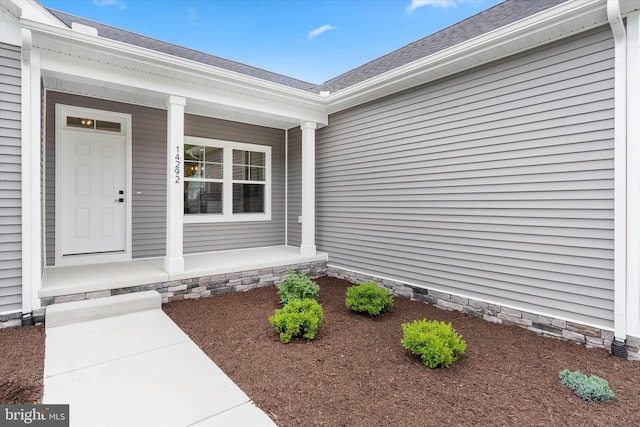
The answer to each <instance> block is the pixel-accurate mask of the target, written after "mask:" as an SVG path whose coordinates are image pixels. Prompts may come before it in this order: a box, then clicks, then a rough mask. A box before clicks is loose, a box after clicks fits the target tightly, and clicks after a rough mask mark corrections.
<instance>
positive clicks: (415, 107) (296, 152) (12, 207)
mask: <svg viewBox="0 0 640 427" xmlns="http://www.w3.org/2000/svg"><path fill="white" fill-rule="evenodd" d="M0 4H1V8H0V12H1V15H0V19H1V24H2V25H1V29H0V36H1V38H0V63H1V64H2V71H0V95H1V96H2V98H1V99H0V113H1V116H0V132H1V133H0V136H1V137H2V140H1V142H0V154H1V155H2V160H1V161H0V186H1V187H0V189H1V191H2V193H1V194H0V200H1V201H2V205H1V206H0V218H1V220H2V224H1V225H0V239H1V240H0V257H2V258H0V261H1V262H2V265H1V266H0V279H1V280H2V281H1V282H0V320H1V321H3V322H4V325H5V326H10V325H14V324H16V323H19V322H21V321H22V319H23V318H24V317H25V316H29V315H36V314H37V315H40V316H41V315H42V314H43V312H44V311H45V307H46V305H47V304H51V303H56V302H59V301H64V300H65V294H64V292H62V291H60V289H58V290H57V291H56V292H58V293H57V294H55V295H54V294H53V293H51V291H50V290H48V288H47V286H48V285H47V280H48V277H49V276H50V275H52V274H55V273H56V272H60V271H72V269H78V268H87V267H89V268H96V269H98V268H100V266H105V265H118V266H126V265H130V264H131V263H133V262H135V260H145V259H152V260H155V261H154V262H156V264H157V265H158V266H159V267H158V268H159V269H160V270H162V272H163V273H164V274H166V275H167V276H166V277H168V278H169V279H168V281H165V282H163V281H162V280H161V279H157V278H154V279H151V278H149V279H148V280H147V281H146V282H137V283H135V284H134V283H129V285H122V286H121V287H120V288H119V290H118V291H121V290H122V289H124V288H127V286H128V288H127V289H132V290H136V289H142V288H144V286H150V284H154V286H155V287H154V289H159V290H160V289H161V290H162V291H164V292H165V294H166V295H168V296H167V297H166V298H167V299H166V300H169V298H173V297H175V296H174V291H175V292H182V293H181V294H180V295H181V296H184V297H186V296H185V295H191V296H193V295H194V294H193V292H196V291H193V292H191V293H190V291H192V290H193V289H195V290H197V292H200V294H198V295H196V296H199V295H208V294H210V293H212V292H211V291H212V289H213V288H211V286H212V284H213V283H214V282H216V280H224V281H225V283H227V284H228V283H229V281H230V280H232V281H233V280H237V281H238V282H237V283H241V285H240V286H248V284H247V283H244V282H242V280H243V274H244V273H243V272H242V271H234V272H229V274H235V276H233V277H231V278H230V277H228V276H224V274H223V275H222V276H220V275H217V276H215V277H217V278H214V275H213V274H212V273H208V275H206V278H204V279H203V277H205V275H204V274H200V275H198V274H195V273H194V274H192V275H190V276H186V275H185V274H186V273H185V271H186V270H188V266H187V265H186V264H185V259H190V258H189V257H190V256H195V254H197V255H198V256H206V255H207V254H227V255H229V254H230V256H231V257H232V258H233V257H234V254H236V255H235V258H242V257H246V256H247V255H246V254H247V253H248V252H246V251H247V250H251V249H255V248H267V250H270V249H269V248H280V247H282V248H286V249H287V250H291V249H292V248H294V249H295V253H296V254H298V255H299V256H300V257H302V258H300V260H301V261H300V262H301V263H307V262H308V263H311V264H309V265H311V267H309V268H310V269H311V271H312V272H313V273H324V272H326V273H327V274H330V275H334V276H338V277H344V278H347V279H349V280H352V281H359V280H375V281H377V282H378V283H380V284H382V285H384V286H387V287H390V288H392V289H394V291H395V292H396V293H398V294H401V295H406V296H410V297H413V298H416V299H419V300H422V301H425V302H429V303H433V304H437V305H439V306H441V307H443V308H447V309H455V310H461V311H466V312H468V313H469V314H471V315H474V316H478V317H483V318H485V319H486V320H488V321H494V322H503V323H510V324H517V325H519V326H522V327H526V328H528V329H530V330H532V331H534V332H536V333H539V334H542V335H549V336H556V337H563V338H566V339H570V340H575V341H578V342H582V343H585V344H587V345H590V346H595V347H603V348H607V349H611V350H612V351H613V353H614V354H616V355H619V356H622V357H628V358H631V359H639V358H640V268H639V263H638V259H640V230H639V229H638V227H639V221H638V219H639V218H640V172H639V171H638V168H637V167H635V165H636V164H637V163H638V160H639V158H640V147H639V142H640V138H639V135H638V132H639V131H638V125H637V120H634V119H633V118H634V115H635V112H636V111H638V101H639V97H640V90H639V89H640V88H639V87H638V82H639V81H640V79H639V78H638V77H640V61H639V59H640V2H638V1H630V0H621V1H613V0H609V1H606V0H584V1H562V0H536V1H531V0H526V1H525V0H507V1H505V2H504V3H501V4H499V5H497V6H495V7H493V8H491V9H488V10H486V11H484V12H482V13H480V14H478V15H475V16H474V17H472V18H469V19H467V20H465V21H463V22H461V23H459V24H456V25H454V26H452V27H449V28H447V29H445V30H443V31H441V32H439V33H436V34H433V35H431V36H428V37H426V38H424V39H421V40H419V41H416V42H414V43H412V44H410V45H407V46H405V47H403V48H401V49H398V50H397V51H395V52H392V53H390V54H388V55H385V56H383V57H381V58H379V59H377V60H375V61H372V62H370V63H368V64H365V65H363V66H361V67H359V68H356V69H354V70H352V71H350V72H347V73H345V74H343V75H341V76H338V77H336V78H334V79H332V80H329V81H327V82H325V83H323V84H322V85H313V84H310V83H306V82H302V81H299V80H296V79H292V78H289V77H286V76H282V75H278V74H274V73H270V72H267V71H264V70H260V69H256V68H253V67H250V66H247V65H244V64H238V63H235V62H232V61H228V60H225V59H223V58H218V57H214V56H211V55H206V54H203V53H200V52H195V51H192V50H189V49H186V48H182V47H179V46H175V45H171V44H168V43H165V42H162V41H159V40H154V39H150V38H147V37H144V36H140V35H137V34H132V33H129V32H126V31H123V30H119V29H115V28H112V27H108V26H105V25H103V24H100V23H97V22H92V21H88V20H85V19H83V18H80V17H75V16H71V15H68V14H65V13H63V12H59V11H50V10H47V9H45V8H44V7H42V6H41V5H40V4H39V3H37V2H35V1H32V0H2V3H0ZM324 254H327V255H328V262H327V257H326V255H324ZM113 263H116V264H113ZM187 264H188V263H187ZM273 265H275V264H273ZM289 265H291V263H287V262H284V261H283V262H282V263H280V264H278V265H277V267H273V268H272V269H271V270H269V271H266V270H264V269H260V268H257V269H255V274H256V275H257V276H261V275H262V276H265V275H268V276H269V278H270V279H269V280H270V281H261V279H260V278H259V277H258V278H256V279H255V280H254V279H252V280H253V282H251V283H266V284H268V283H274V281H277V280H278V278H277V275H278V274H281V273H282V272H283V271H284V268H285V266H289ZM305 265H307V264H305ZM123 268H124V267H123ZM247 268H248V267H247ZM65 269H68V270H65ZM77 271H78V270H77ZM85 271H86V270H85ZM96 271H97V270H96ZM274 275H275V276H276V277H275V278H274ZM223 276H224V277H223ZM176 278H179V279H180V280H182V281H180V280H177V282H176ZM184 280H186V282H184ZM158 283H160V284H158ZM216 283H217V282H216ZM156 284H157V286H156ZM208 286H209V288H208ZM239 289H246V287H244V288H239ZM94 291H95V292H94V293H95V295H92V296H107V295H110V294H113V291H114V290H113V289H111V290H109V289H106V290H105V289H99V290H97V291H96V290H94ZM105 292H106V293H105ZM91 293H92V292H88V291H86V290H85V291H82V290H78V289H74V290H69V291H68V294H69V295H74V296H75V295H82V297H83V298H84V297H86V298H88V297H90V296H89V294H91ZM213 293H215V292H213ZM165 294H163V295H165ZM66 296H68V295H66ZM66 300H68V299H66Z"/></svg>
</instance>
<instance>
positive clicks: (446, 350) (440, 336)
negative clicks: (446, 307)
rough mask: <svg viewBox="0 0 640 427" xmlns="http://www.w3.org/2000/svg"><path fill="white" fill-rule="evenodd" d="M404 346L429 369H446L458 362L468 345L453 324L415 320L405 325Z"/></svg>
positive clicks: (403, 325) (403, 326) (403, 328)
mask: <svg viewBox="0 0 640 427" xmlns="http://www.w3.org/2000/svg"><path fill="white" fill-rule="evenodd" d="M402 331H403V334H404V339H403V340H402V341H401V343H402V346H403V347H404V348H406V349H407V350H409V351H411V352H412V353H413V354H415V355H417V356H419V357H420V359H421V360H422V361H423V362H424V364H425V365H427V366H428V367H429V368H446V367H448V366H449V365H451V364H452V363H453V362H455V361H456V360H458V358H459V357H460V356H462V354H464V350H465V349H466V348H467V343H466V342H464V341H463V340H462V337H461V336H460V335H459V334H458V333H457V332H456V331H455V330H454V329H453V327H452V326H451V323H444V322H439V321H437V320H431V321H427V320H426V319H425V320H414V321H413V322H411V323H403V324H402Z"/></svg>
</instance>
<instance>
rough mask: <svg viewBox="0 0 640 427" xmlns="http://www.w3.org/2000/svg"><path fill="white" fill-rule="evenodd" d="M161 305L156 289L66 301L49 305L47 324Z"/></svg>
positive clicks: (131, 311)
mask: <svg viewBox="0 0 640 427" xmlns="http://www.w3.org/2000/svg"><path fill="white" fill-rule="evenodd" d="M161 306H162V297H161V296H160V294H159V293H158V292H156V291H145V292H136V293H130V294H123V295H115V296H110V297H104V298H96V299H87V300H82V301H72V302H64V303H59V304H53V305H50V306H48V307H47V315H46V324H47V328H53V327H56V326H64V325H69V324H72V323H82V322H86V321H89V320H98V319H104V318H106V317H113V316H121V315H124V314H130V313H136V312H139V311H145V310H154V309H160V307H161Z"/></svg>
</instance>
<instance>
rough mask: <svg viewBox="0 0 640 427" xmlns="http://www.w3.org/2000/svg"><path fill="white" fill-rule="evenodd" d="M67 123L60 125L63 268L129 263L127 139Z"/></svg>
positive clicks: (58, 198)
mask: <svg viewBox="0 0 640 427" xmlns="http://www.w3.org/2000/svg"><path fill="white" fill-rule="evenodd" d="M70 117H71V119H72V120H69V121H70V122H72V121H73V119H75V120H76V121H77V118H74V117H73V116H70ZM89 117H94V116H89ZM67 120H68V119H67V115H63V117H61V120H59V121H58V124H59V126H60V128H59V129H58V132H57V141H56V145H57V149H56V152H57V173H56V179H57V182H56V189H57V190H56V224H57V226H56V230H57V233H56V246H57V251H56V252H57V259H58V262H57V263H58V264H59V265H64V264H69V263H72V264H73V263H77V262H82V263H84V262H86V259H87V258H90V259H91V262H106V261H111V260H119V259H123V258H122V257H123V256H124V257H125V258H126V257H128V254H127V247H128V245H127V240H128V237H127V236H128V233H127V215H128V208H127V206H128V203H129V200H130V198H129V197H128V194H127V193H128V188H127V152H128V150H127V146H128V140H127V134H126V132H120V131H118V132H116V131H112V130H107V131H101V130H100V129H96V128H95V126H94V128H87V129H85V128H80V127H78V126H67ZM82 120H84V119H82ZM98 123H107V124H113V125H116V124H117V123H116V122H104V121H99V122H98ZM121 127H122V126H121Z"/></svg>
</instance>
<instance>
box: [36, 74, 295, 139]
mask: <svg viewBox="0 0 640 427" xmlns="http://www.w3.org/2000/svg"><path fill="white" fill-rule="evenodd" d="M42 80H43V84H44V88H45V89H46V90H54V91H59V92H64V93H70V94H74V95H81V96H87V97H91V98H99V99H105V100H109V101H116V102H122V103H126V104H134V105H141V106H144V107H151V108H158V109H161V110H166V108H167V98H166V94H160V93H157V92H152V91H145V90H143V89H141V88H135V87H127V88H118V87H115V86H111V85H108V84H107V83H106V82H100V81H95V80H91V79H79V78H78V77H77V76H75V77H74V76H68V75H61V74H59V73H47V72H46V71H44V72H43V76H42ZM185 113H187V114H195V115H198V116H205V117H214V118H217V119H223V120H230V121H234V122H240V123H247V124H252V125H257V126H266V127H270V128H277V129H290V128H292V127H295V126H298V125H300V122H299V121H296V120H293V119H291V120H285V119H282V118H280V117H276V116H269V115H268V114H258V113H257V112H247V111H242V110H240V109H234V108H232V107H231V106H228V105H220V104H215V103H207V102H202V101H197V100H196V101H194V100H187V104H186V105H185Z"/></svg>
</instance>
